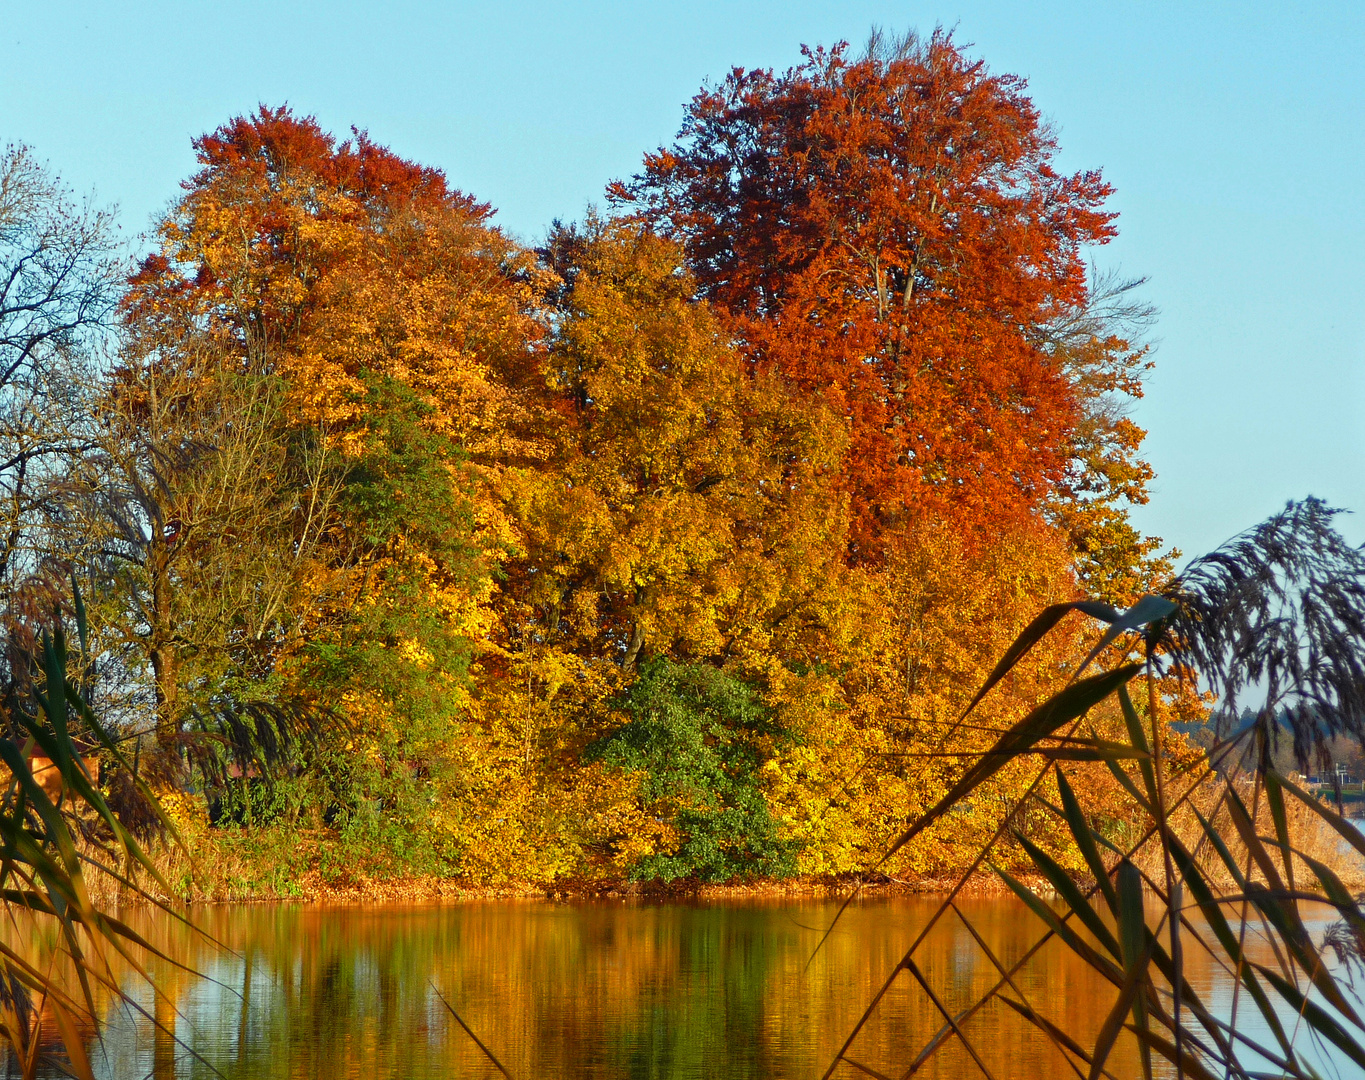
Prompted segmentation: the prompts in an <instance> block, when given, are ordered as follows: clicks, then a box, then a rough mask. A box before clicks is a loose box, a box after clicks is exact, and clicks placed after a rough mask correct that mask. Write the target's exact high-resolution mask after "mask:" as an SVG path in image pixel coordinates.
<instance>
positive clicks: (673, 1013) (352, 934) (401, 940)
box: [92, 898, 1124, 1080]
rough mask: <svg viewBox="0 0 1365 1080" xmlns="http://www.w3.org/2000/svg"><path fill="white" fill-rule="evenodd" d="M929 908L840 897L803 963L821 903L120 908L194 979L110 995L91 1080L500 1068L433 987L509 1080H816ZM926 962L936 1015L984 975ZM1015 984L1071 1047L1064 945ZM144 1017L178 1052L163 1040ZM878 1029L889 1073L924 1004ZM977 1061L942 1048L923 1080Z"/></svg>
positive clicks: (1090, 997)
mask: <svg viewBox="0 0 1365 1080" xmlns="http://www.w3.org/2000/svg"><path fill="white" fill-rule="evenodd" d="M927 904H928V901H924V900H919V899H913V898H912V899H893V900H879V901H869V902H865V903H861V904H859V905H857V906H855V907H854V908H852V909H851V910H850V911H849V912H848V914H847V915H846V916H845V918H844V920H843V921H841V923H840V925H839V927H838V929H837V930H836V932H835V933H834V934H833V935H832V936H831V937H830V939H829V941H828V942H827V943H826V945H825V947H824V949H823V950H822V951H821V952H820V953H819V954H818V955H817V956H816V957H815V959H814V961H813V962H811V963H810V964H809V966H807V961H808V960H809V959H810V955H811V951H812V949H813V947H814V945H815V943H816V941H817V940H818V939H819V930H820V929H822V928H823V927H824V926H825V925H827V924H828V922H829V919H830V917H831V916H832V914H833V911H834V905H833V904H830V903H828V902H824V901H809V902H804V903H790V902H788V903H778V902H755V903H743V904H711V905H682V904H672V905H646V904H628V903H620V904H603V903H594V904H550V903H531V902H525V903H519V902H500V903H479V904H466V905H458V906H446V907H440V908H411V907H410V908H360V907H356V908H320V907H306V906H285V905H271V906H259V907H236V908H208V909H202V910H200V911H199V912H197V913H196V921H197V922H198V924H199V925H200V926H201V927H202V928H203V929H204V930H205V931H206V932H207V934H208V935H209V937H211V938H212V939H216V941H218V942H220V943H221V945H222V947H221V948H220V947H218V946H217V945H215V944H213V942H212V941H210V940H207V939H206V938H202V937H196V936H195V935H194V934H193V933H192V932H190V931H188V930H187V929H185V928H184V927H179V926H174V925H171V924H170V923H169V922H168V921H167V920H166V919H165V917H164V916H162V917H153V916H152V915H151V914H149V913H147V912H135V913H133V914H132V915H131V916H130V921H131V922H132V923H133V925H134V927H135V928H136V929H138V930H139V931H140V932H142V933H144V934H145V935H147V936H148V938H149V940H151V941H152V942H153V943H154V944H156V945H157V946H158V947H159V948H161V949H163V950H164V951H165V952H166V953H167V954H168V955H170V956H173V957H175V958H176V959H177V960H178V961H180V962H181V963H183V964H184V965H185V967H186V968H189V969H193V971H195V972H198V974H191V973H190V972H189V971H186V970H185V969H184V968H177V967H173V966H171V965H169V964H166V963H164V962H162V963H159V964H157V965H155V971H154V974H155V976H156V979H157V985H158V987H159V988H160V991H161V993H160V995H159V996H153V995H152V994H151V993H150V992H149V991H147V990H145V989H144V988H141V987H139V986H137V985H136V984H135V981H134V980H132V979H129V980H128V986H129V990H130V992H131V993H132V996H133V998H134V1000H135V1001H136V1002H137V1004H138V1005H140V1006H141V1007H142V1008H143V1009H145V1011H146V1015H138V1014H137V1013H136V1012H134V1011H130V1010H129V1009H128V1008H126V1007H121V1008H120V1007H115V1006H114V1005H113V1004H112V1003H110V1004H109V1005H108V1006H107V1010H108V1015H107V1025H106V1030H105V1037H104V1041H103V1046H102V1048H101V1047H98V1046H94V1047H92V1050H93V1054H94V1057H95V1059H96V1062H97V1066H96V1067H97V1069H98V1070H99V1071H100V1072H102V1073H103V1074H105V1075H108V1076H111V1077H112V1076H147V1075H150V1076H152V1077H154V1078H156V1080H166V1078H170V1077H179V1078H180V1080H184V1078H186V1077H209V1076H212V1075H214V1073H213V1070H214V1069H216V1070H218V1072H220V1073H221V1074H222V1075H223V1076H226V1077H230V1078H233V1077H240V1078H250V1080H260V1078H265V1077H270V1078H272V1080H274V1078H279V1077H317V1078H320V1080H327V1078H332V1077H337V1078H340V1077H351V1076H356V1075H366V1076H369V1075H377V1076H403V1077H414V1078H420V1077H438V1076H439V1077H448V1076H460V1077H484V1076H487V1077H490V1078H492V1077H495V1076H497V1073H496V1071H495V1070H494V1069H493V1067H492V1066H491V1064H489V1063H488V1062H487V1061H486V1060H485V1059H483V1058H482V1056H481V1055H480V1053H479V1051H478V1049H477V1048H476V1047H475V1046H474V1045H473V1043H472V1042H471V1041H470V1040H469V1038H468V1037H467V1036H466V1035H465V1034H464V1033H463V1032H462V1031H461V1030H460V1029H459V1027H458V1026H457V1025H456V1023H455V1021H454V1020H453V1019H452V1018H451V1017H450V1015H449V1014H448V1013H447V1012H446V1010H445V1008H444V1007H443V1006H442V1004H441V1002H440V999H439V998H438V997H437V996H436V992H435V991H436V989H439V990H440V992H441V993H442V994H443V995H444V996H445V997H446V998H447V999H448V1000H449V1001H450V1002H451V1004H453V1005H454V1006H455V1007H456V1008H457V1009H458V1010H459V1011H460V1014H461V1016H463V1018H464V1019H465V1020H466V1022H467V1023H469V1025H470V1026H471V1027H472V1028H473V1029H474V1031H476V1032H477V1033H478V1034H479V1036H480V1037H481V1038H483V1039H484V1040H485V1041H486V1042H487V1043H488V1044H489V1046H490V1047H492V1048H493V1049H494V1051H495V1052H496V1053H497V1054H498V1056H499V1058H500V1059H501V1060H502V1061H503V1063H504V1064H505V1065H506V1066H507V1067H508V1069H509V1071H510V1072H511V1073H512V1075H513V1076H516V1077H534V1076H555V1075H560V1076H570V1075H571V1076H581V1077H602V1078H606V1077H631V1078H637V1077H638V1078H656V1077H657V1078H674V1077H703V1076H716V1075H724V1076H727V1077H736V1078H745V1077H765V1078H767V1077H783V1076H808V1075H812V1074H814V1075H818V1073H819V1072H820V1071H821V1068H822V1066H823V1065H824V1064H825V1063H827V1062H828V1061H829V1059H830V1057H831V1056H832V1054H833V1052H834V1051H835V1050H836V1049H837V1047H838V1045H839V1042H840V1041H841V1038H842V1036H843V1035H844V1034H845V1033H846V1032H847V1031H848V1030H849V1028H850V1026H851V1024H852V1023H853V1021H854V1020H856V1018H857V1015H858V1014H859V1012H860V1011H861V1008H862V1006H863V1004H864V1003H865V1002H866V1001H867V999H868V997H869V996H870V994H871V993H873V992H875V989H876V986H875V985H874V982H875V979H876V978H877V977H878V974H877V973H883V972H885V971H887V970H889V969H890V968H891V967H892V966H893V965H894V964H895V963H896V961H897V960H898V959H899V957H900V953H901V951H902V950H903V948H904V946H905V944H906V942H907V941H908V940H909V938H910V937H911V936H912V935H913V933H914V932H915V931H916V930H917V929H918V927H919V926H920V925H922V923H923V921H924V918H925V916H926V914H927ZM970 906H971V911H970V914H971V916H972V917H973V919H974V921H975V924H976V926H977V927H978V930H979V931H980V932H981V933H982V935H983V938H984V939H985V941H986V943H987V944H988V945H989V946H990V948H991V949H992V950H993V951H995V952H996V954H997V956H999V957H1000V958H1001V959H1003V960H1006V961H1007V962H1008V961H1009V960H1012V959H1015V958H1017V957H1019V956H1020V955H1022V952H1023V950H1024V949H1025V948H1027V946H1028V945H1029V944H1030V943H1031V942H1032V941H1033V940H1034V939H1035V937H1036V934H1037V931H1038V923H1037V922H1036V921H1035V920H1034V919H1033V916H1032V915H1029V914H1027V913H1026V912H1025V911H1024V910H1023V909H1022V907H1021V906H1019V905H1017V904H1016V903H1014V902H1013V901H1012V900H1001V899H991V900H978V901H975V902H972V903H971V905H970ZM917 955H918V954H917ZM921 964H922V966H923V968H924V969H925V973H926V975H927V976H928V977H929V978H930V979H931V981H932V982H933V984H934V985H935V986H945V987H947V988H948V990H947V994H948V997H946V998H945V1004H946V1005H948V1007H949V1008H953V1007H954V1005H956V1004H957V1003H958V1001H959V1000H960V1001H961V1003H964V1004H965V1003H966V1002H967V1001H969V1000H970V999H971V998H972V996H973V995H975V994H979V993H980V992H981V991H982V990H983V989H984V988H985V986H986V984H987V983H988V982H989V981H991V980H993V978H994V969H993V968H991V966H990V964H989V962H988V961H987V960H986V959H985V956H984V955H983V954H982V953H981V951H980V948H979V947H978V946H977V944H976V943H975V942H974V941H973V940H972V939H971V937H970V936H969V935H968V933H967V932H966V930H965V929H963V928H962V927H961V926H960V925H959V926H950V927H945V929H944V930H943V931H942V932H941V933H938V934H937V935H936V936H935V937H933V938H931V939H930V941H929V942H928V943H927V951H926V952H924V953H923V957H922V960H921ZM1023 979H1024V982H1025V987H1024V988H1025V990H1026V992H1027V993H1029V994H1030V996H1034V995H1036V996H1037V999H1038V1000H1046V1001H1049V1002H1051V1003H1052V1007H1053V1008H1052V1015H1053V1017H1054V1019H1056V1020H1057V1021H1058V1022H1059V1023H1062V1024H1064V1025H1066V1027H1067V1030H1069V1031H1072V1032H1075V1033H1077V1034H1078V1037H1079V1036H1081V1035H1083V1034H1084V1033H1086V1032H1091V1031H1093V1029H1094V1028H1096V1027H1098V1025H1099V1023H1100V1021H1101V1020H1102V1015H1099V1014H1098V1010H1099V1006H1097V1004H1096V1003H1097V1002H1099V1001H1101V1000H1104V998H1103V994H1102V993H1100V990H1101V987H1099V985H1098V984H1097V983H1096V981H1095V977H1094V975H1093V974H1092V973H1091V972H1090V971H1089V970H1088V969H1086V968H1084V967H1083V966H1081V965H1079V964H1077V963H1076V962H1075V961H1074V959H1073V957H1072V956H1071V955H1070V954H1069V953H1066V952H1064V951H1062V950H1060V949H1056V948H1052V947H1049V948H1048V949H1045V950H1044V951H1043V952H1041V953H1040V954H1039V955H1038V956H1037V957H1036V958H1035V959H1034V961H1033V962H1032V963H1031V964H1030V966H1029V967H1028V968H1027V969H1026V972H1025V974H1024V976H1023ZM152 1016H156V1017H157V1018H159V1019H161V1020H162V1022H163V1023H164V1024H165V1025H166V1027H167V1029H168V1030H170V1029H173V1030H174V1031H175V1033H176V1036H177V1038H178V1039H179V1040H180V1041H181V1043H182V1044H184V1045H179V1046H177V1045H176V1043H175V1042H173V1041H172V1040H171V1039H170V1037H169V1036H168V1035H167V1034H166V1033H164V1032H161V1033H158V1032H157V1030H156V1028H155V1026H154V1025H153V1023H152V1022H151V1019H150V1018H151V1017H152ZM882 1018H883V1020H884V1021H885V1022H884V1023H882V1024H879V1025H877V1028H876V1032H875V1034H873V1033H869V1035H868V1041H867V1042H866V1043H865V1044H859V1045H858V1047H857V1048H856V1052H855V1054H854V1056H855V1057H862V1058H864V1059H866V1060H871V1061H879V1060H880V1061H885V1060H894V1059H896V1058H897V1057H898V1056H903V1054H904V1052H905V1050H906V1049H908V1048H909V1047H910V1046H911V1045H912V1044H917V1043H922V1042H923V1041H924V1040H925V1039H926V1038H927V1037H928V1035H930V1034H932V1032H933V1031H934V1030H936V1029H937V1026H938V1022H939V1018H938V1014H937V1013H936V1012H934V1010H933V1007H932V1005H930V1004H929V1003H928V1002H927V1001H925V1000H924V998H923V995H914V994H910V993H908V992H901V993H893V994H892V995H888V997H887V998H886V999H885V1001H884V1002H883V1005H882ZM972 1023H973V1028H974V1030H975V1031H976V1033H977V1034H978V1036H979V1042H980V1043H982V1044H984V1045H985V1046H987V1047H989V1048H990V1052H991V1054H992V1055H993V1060H992V1061H991V1062H990V1064H991V1066H992V1068H993V1070H996V1071H997V1074H998V1075H1008V1076H1019V1075H1041V1074H1046V1073H1047V1072H1048V1071H1049V1070H1051V1069H1053V1068H1054V1067H1060V1068H1063V1069H1064V1068H1065V1066H1064V1065H1063V1064H1062V1062H1061V1061H1060V1060H1057V1061H1052V1060H1051V1059H1050V1058H1049V1057H1048V1055H1049V1054H1052V1053H1054V1051H1052V1050H1051V1048H1050V1047H1048V1046H1047V1045H1045V1044H1043V1045H1040V1043H1039V1040H1037V1039H1036V1038H1033V1037H1032V1035H1031V1033H1030V1032H1028V1031H1026V1030H1025V1029H1024V1027H1023V1021H1022V1020H1021V1019H1020V1018H1018V1017H1017V1016H1015V1015H1014V1014H1012V1013H1008V1012H1006V1011H1004V1010H1001V1011H985V1012H983V1013H981V1014H979V1015H978V1016H977V1017H975V1018H974V1020H973V1022H972ZM186 1046H188V1047H191V1048H193V1050H194V1052H195V1053H197V1054H198V1055H200V1056H201V1058H202V1060H199V1061H196V1060H195V1058H194V1057H193V1056H192V1055H191V1054H190V1053H189V1052H188V1050H187V1049H186ZM1115 1064H1116V1065H1119V1064H1121V1063H1118V1062H1116V1063H1115ZM972 1068H973V1067H972V1066H971V1065H970V1063H969V1062H968V1061H967V1060H966V1059H965V1058H963V1059H961V1060H958V1059H956V1058H953V1057H948V1056H945V1057H943V1058H942V1060H937V1059H936V1061H935V1063H934V1064H933V1070H934V1071H929V1072H926V1074H925V1075H929V1076H943V1077H948V1076H957V1075H969V1074H970V1073H971V1071H972ZM1117 1071H1118V1072H1119V1074H1122V1073H1123V1072H1124V1069H1123V1068H1119V1069H1118V1070H1117Z"/></svg>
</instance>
